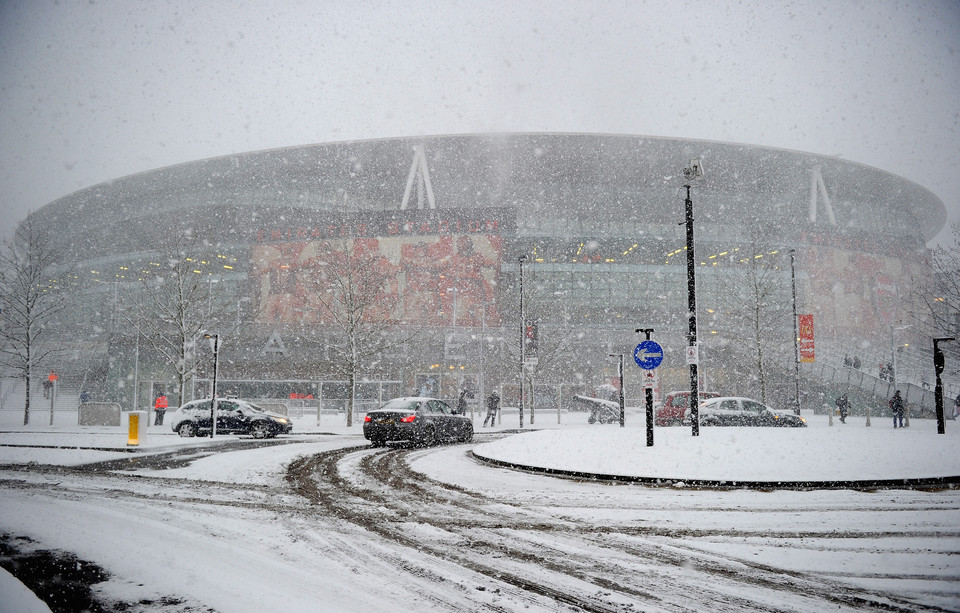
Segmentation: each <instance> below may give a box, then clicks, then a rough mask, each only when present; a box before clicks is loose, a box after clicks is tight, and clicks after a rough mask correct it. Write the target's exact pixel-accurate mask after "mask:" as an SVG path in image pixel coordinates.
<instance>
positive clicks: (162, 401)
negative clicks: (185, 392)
mask: <svg viewBox="0 0 960 613" xmlns="http://www.w3.org/2000/svg"><path fill="white" fill-rule="evenodd" d="M153 410H154V411H155V412H156V414H157V416H156V419H155V420H154V422H153V425H154V426H162V425H163V415H164V413H166V412H167V397H166V396H165V395H163V394H157V399H156V401H154V403H153Z"/></svg>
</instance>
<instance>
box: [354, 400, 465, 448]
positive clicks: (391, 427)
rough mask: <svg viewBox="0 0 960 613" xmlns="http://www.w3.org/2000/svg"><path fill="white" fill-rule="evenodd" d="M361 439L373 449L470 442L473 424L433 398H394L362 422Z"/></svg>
mask: <svg viewBox="0 0 960 613" xmlns="http://www.w3.org/2000/svg"><path fill="white" fill-rule="evenodd" d="M363 436H364V437H365V438H366V439H367V440H368V441H370V443H371V444H373V446H374V447H382V446H383V445H385V444H387V443H388V442H401V441H402V442H408V443H411V444H414V445H419V446H424V447H425V446H428V445H435V444H437V443H442V442H445V441H459V442H463V443H465V442H467V441H469V440H471V439H472V438H473V422H472V421H470V418H469V417H467V416H466V415H462V414H460V413H457V412H456V411H455V410H453V409H452V408H451V407H450V405H448V404H447V403H445V402H443V401H442V400H437V399H436V398H423V397H410V398H394V399H393V400H390V401H388V402H387V403H386V404H384V405H383V406H382V407H380V408H379V409H375V410H373V411H369V412H368V413H367V415H366V417H364V419H363Z"/></svg>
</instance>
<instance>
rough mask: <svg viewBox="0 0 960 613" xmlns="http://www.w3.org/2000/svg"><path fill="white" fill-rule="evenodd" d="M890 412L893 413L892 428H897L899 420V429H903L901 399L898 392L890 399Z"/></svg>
mask: <svg viewBox="0 0 960 613" xmlns="http://www.w3.org/2000/svg"><path fill="white" fill-rule="evenodd" d="M890 410H891V411H893V427H894V428H896V427H897V420H898V419H899V420H900V427H901V428H902V427H903V398H901V397H900V390H897V391H896V392H894V393H893V398H891V399H890Z"/></svg>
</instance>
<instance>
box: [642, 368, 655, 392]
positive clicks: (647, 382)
mask: <svg viewBox="0 0 960 613" xmlns="http://www.w3.org/2000/svg"><path fill="white" fill-rule="evenodd" d="M648 387H649V388H651V389H653V388H656V387H657V371H655V370H645V371H643V389H647V388H648Z"/></svg>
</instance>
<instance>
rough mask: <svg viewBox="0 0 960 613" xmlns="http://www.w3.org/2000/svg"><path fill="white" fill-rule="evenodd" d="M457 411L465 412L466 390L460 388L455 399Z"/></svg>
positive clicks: (461, 413) (463, 413)
mask: <svg viewBox="0 0 960 613" xmlns="http://www.w3.org/2000/svg"><path fill="white" fill-rule="evenodd" d="M457 413H459V414H460V415H466V414H467V390H460V398H458V399H457Z"/></svg>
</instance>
